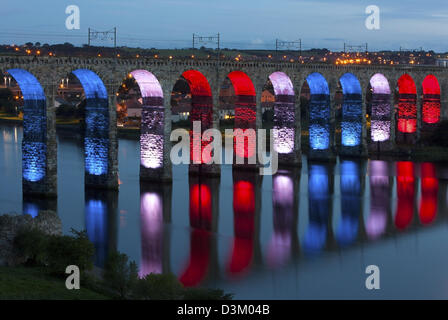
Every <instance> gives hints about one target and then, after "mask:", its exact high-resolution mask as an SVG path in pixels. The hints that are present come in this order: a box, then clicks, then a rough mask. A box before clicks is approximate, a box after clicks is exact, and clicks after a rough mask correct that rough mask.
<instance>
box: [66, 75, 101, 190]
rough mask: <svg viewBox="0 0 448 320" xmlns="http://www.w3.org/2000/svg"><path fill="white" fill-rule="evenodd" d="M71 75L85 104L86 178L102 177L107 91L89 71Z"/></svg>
mask: <svg viewBox="0 0 448 320" xmlns="http://www.w3.org/2000/svg"><path fill="white" fill-rule="evenodd" d="M72 73H73V74H74V75H75V76H76V77H77V78H78V80H79V82H80V83H81V85H82V87H83V89H84V95H85V97H86V102H87V103H86V117H85V122H86V132H85V138H84V153H85V160H84V161H85V170H86V174H87V175H88V176H97V177H98V176H103V175H106V174H107V173H108V170H109V165H108V160H109V101H108V95H107V90H106V87H105V86H104V83H103V81H102V80H101V79H100V77H98V75H97V74H96V73H95V72H93V71H91V70H88V69H78V70H75V71H73V72H72ZM86 182H87V181H86ZM95 183H97V182H95ZM98 183H99V182H98Z"/></svg>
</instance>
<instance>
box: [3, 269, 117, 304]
mask: <svg viewBox="0 0 448 320" xmlns="http://www.w3.org/2000/svg"><path fill="white" fill-rule="evenodd" d="M0 279H1V281H0V300H10V299H17V300H105V299H111V297H108V296H105V295H104V294H102V293H98V292H95V291H93V290H91V289H87V288H83V286H82V284H81V289H79V290H68V289H67V288H66V287H65V279H62V278H58V277H55V276H51V275H50V274H48V273H47V272H46V270H45V268H43V267H24V266H18V267H0Z"/></svg>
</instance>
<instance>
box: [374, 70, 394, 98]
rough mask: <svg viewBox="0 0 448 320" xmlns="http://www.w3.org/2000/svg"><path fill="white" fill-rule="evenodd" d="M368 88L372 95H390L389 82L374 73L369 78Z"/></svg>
mask: <svg viewBox="0 0 448 320" xmlns="http://www.w3.org/2000/svg"><path fill="white" fill-rule="evenodd" d="M370 86H371V87H372V90H373V93H374V94H390V86H389V81H387V78H386V77H385V76H384V75H382V74H381V73H376V74H374V75H373V76H372V78H370Z"/></svg>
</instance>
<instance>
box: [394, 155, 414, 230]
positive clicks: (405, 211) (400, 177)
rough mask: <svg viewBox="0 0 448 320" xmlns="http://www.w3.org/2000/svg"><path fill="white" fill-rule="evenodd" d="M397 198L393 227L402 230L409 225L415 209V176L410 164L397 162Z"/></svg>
mask: <svg viewBox="0 0 448 320" xmlns="http://www.w3.org/2000/svg"><path fill="white" fill-rule="evenodd" d="M397 197H398V200H397V209H396V212H395V226H396V227H397V229H399V230H404V229H406V228H407V227H409V225H410V224H411V222H412V218H413V216H414V209H415V206H414V204H415V175H414V163H412V162H409V161H401V162H397Z"/></svg>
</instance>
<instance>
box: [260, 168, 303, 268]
mask: <svg viewBox="0 0 448 320" xmlns="http://www.w3.org/2000/svg"><path fill="white" fill-rule="evenodd" d="M299 181H300V177H299V175H298V174H297V173H295V172H292V171H280V172H279V173H278V174H276V175H275V176H273V177H272V207H273V211H272V215H273V226H274V228H273V229H274V232H273V234H272V236H271V240H270V242H269V247H268V252H267V256H266V261H267V263H268V265H269V266H271V267H277V266H281V265H284V264H286V263H287V262H288V260H289V259H290V257H291V255H293V254H294V252H296V251H297V249H298V248H297V243H298V237H297V220H298V205H299V203H298V202H299V198H298V197H297V195H298V193H299Z"/></svg>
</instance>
